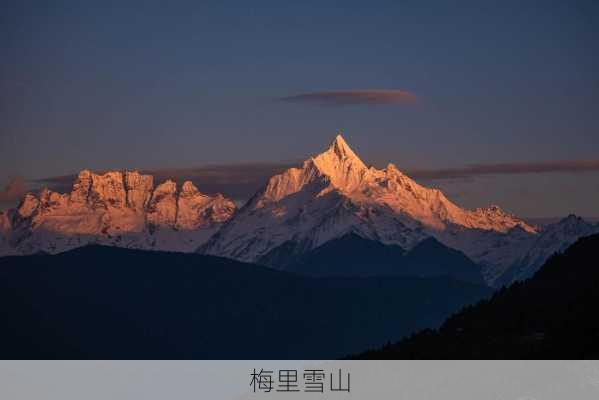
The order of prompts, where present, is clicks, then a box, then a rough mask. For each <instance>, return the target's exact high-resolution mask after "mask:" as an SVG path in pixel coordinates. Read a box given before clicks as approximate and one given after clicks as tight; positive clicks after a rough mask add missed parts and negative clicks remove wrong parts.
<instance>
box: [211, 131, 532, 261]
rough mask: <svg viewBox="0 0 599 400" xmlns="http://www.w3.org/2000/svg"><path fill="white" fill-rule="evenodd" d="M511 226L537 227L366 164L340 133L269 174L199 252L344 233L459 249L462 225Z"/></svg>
mask: <svg viewBox="0 0 599 400" xmlns="http://www.w3.org/2000/svg"><path fill="white" fill-rule="evenodd" d="M516 227H519V228H521V229H523V230H524V231H526V232H529V233H530V234H534V233H535V230H534V228H532V227H530V226H528V225H527V224H526V223H525V222H523V221H521V220H520V219H518V218H516V217H514V216H513V215H510V214H507V213H505V212H503V211H501V209H499V208H498V207H489V208H486V209H477V210H465V209H462V208H460V207H459V206H457V205H456V204H454V203H452V202H451V201H450V200H448V199H447V198H446V197H445V195H443V193H442V192H441V191H439V190H438V189H431V188H427V187H424V186H422V185H420V184H418V183H417V182H415V181H414V180H412V179H411V178H409V177H408V176H406V175H405V174H403V173H402V172H401V171H399V170H398V169H397V167H396V166H395V165H393V164H389V165H388V166H387V168H385V169H377V168H375V167H367V166H366V165H365V164H364V162H362V160H361V159H360V158H359V157H358V156H357V155H356V153H355V152H354V151H353V150H352V149H351V148H350V147H349V145H348V144H347V142H346V141H345V140H344V139H343V137H342V136H341V135H337V136H336V137H335V139H334V140H333V142H332V143H331V144H330V146H329V147H328V148H327V149H326V150H325V151H324V152H322V153H320V154H318V155H316V156H313V157H310V158H309V159H307V160H306V161H304V163H303V164H302V166H301V167H299V168H290V169H288V170H287V171H285V172H283V173H281V174H278V175H275V176H273V177H272V178H270V180H269V182H268V184H267V186H266V188H265V189H264V190H263V191H261V192H259V193H257V194H256V196H254V198H253V200H252V201H251V202H250V203H249V204H248V205H247V206H246V207H244V209H243V210H242V211H241V212H240V213H238V214H237V215H236V216H235V217H234V218H233V219H232V220H231V221H229V223H227V224H226V226H224V227H223V229H222V230H221V231H220V232H219V233H218V235H216V236H215V237H214V238H212V239H211V240H210V242H209V243H208V244H207V245H206V246H205V247H204V248H203V249H202V251H205V252H207V253H210V254H215V255H220V256H227V257H232V258H238V259H241V260H244V261H259V260H261V259H263V258H264V257H266V256H267V255H268V254H269V253H270V252H272V251H273V250H275V249H276V248H277V247H279V246H281V245H284V244H285V243H288V242H294V243H296V244H297V243H300V245H299V247H301V249H302V251H307V250H310V249H312V248H314V247H317V246H319V245H321V244H323V243H325V242H326V241H328V240H332V239H335V238H338V237H341V236H342V235H344V234H347V233H354V234H358V235H359V236H362V237H365V238H369V239H375V240H378V241H380V242H383V243H386V244H397V245H400V246H402V247H403V248H404V249H409V248H411V247H412V246H415V245H416V244H417V243H419V242H420V241H421V240H423V239H425V238H426V237H430V236H435V237H437V238H438V239H439V240H440V241H441V242H443V243H450V244H451V245H453V247H457V248H460V247H461V248H464V247H465V246H460V244H461V242H460V241H459V240H456V239H455V238H456V235H459V232H462V231H464V230H479V231H490V232H498V233H502V234H505V233H507V232H508V231H510V230H511V229H513V228H516ZM456 232H457V233H456Z"/></svg>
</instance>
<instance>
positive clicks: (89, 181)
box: [0, 170, 236, 256]
mask: <svg viewBox="0 0 599 400" xmlns="http://www.w3.org/2000/svg"><path fill="white" fill-rule="evenodd" d="M235 208H236V207H235V204H234V203H233V202H232V201H231V200H229V199H226V198H225V197H223V196H221V195H216V196H208V195H205V194H202V193H201V192H200V191H199V190H198V188H197V187H196V186H195V185H194V184H193V183H192V182H190V181H187V182H185V183H183V185H182V187H181V190H178V188H177V184H176V182H174V181H172V180H167V181H165V182H163V183H161V184H159V185H158V186H156V187H154V181H153V177H152V176H151V175H142V174H140V173H138V172H137V171H109V172H105V173H103V174H95V173H93V172H92V171H89V170H83V171H81V172H80V173H79V174H78V176H77V178H76V180H75V182H74V184H73V189H72V191H71V192H69V193H64V194H61V193H56V192H54V191H51V190H48V189H43V190H42V191H41V192H40V194H39V196H36V195H34V194H31V193H29V194H27V195H26V196H25V197H24V199H23V201H22V202H21V204H20V205H19V207H18V208H17V209H16V210H12V211H10V212H9V213H10V215H14V217H13V218H6V217H3V218H2V221H0V224H1V225H2V236H4V237H3V238H1V237H0V239H2V240H0V244H2V243H8V245H9V246H8V248H6V249H2V248H0V256H2V255H3V254H2V253H3V252H4V253H7V254H15V253H16V254H30V253H36V252H39V251H43V252H49V253H56V252H60V251H64V250H67V249H70V248H73V247H77V246H81V245H85V244H87V243H90V242H92V243H98V242H99V243H103V244H112V245H116V246H123V247H136V248H148V249H160V250H180V251H192V250H195V249H196V248H197V247H198V246H199V245H200V244H202V243H203V242H204V241H206V240H207V239H208V238H209V237H210V236H211V235H212V234H213V233H214V232H216V230H217V229H218V228H219V227H220V225H221V224H222V223H224V222H225V221H227V220H228V219H229V218H230V217H231V216H232V215H233V213H234V212H235Z"/></svg>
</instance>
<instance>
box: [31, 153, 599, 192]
mask: <svg viewBox="0 0 599 400" xmlns="http://www.w3.org/2000/svg"><path fill="white" fill-rule="evenodd" d="M298 165H300V163H299V162H296V163H292V162H289V163H245V164H223V165H209V166H204V167H197V168H178V169H149V170H142V171H140V172H142V173H145V174H151V175H153V176H154V184H155V185H157V184H159V183H161V182H164V181H165V180H166V179H172V180H174V181H176V182H177V183H178V184H179V185H180V184H182V183H183V182H184V181H186V180H190V181H192V182H193V183H194V184H195V185H196V186H197V187H198V189H199V190H200V191H201V192H203V193H207V194H215V193H222V194H224V195H225V196H227V197H230V198H232V199H235V200H246V199H248V198H250V197H251V196H252V195H254V193H256V191H257V190H258V189H260V188H261V187H262V186H264V185H265V184H266V183H267V182H268V179H269V178H270V177H271V176H273V175H275V174H278V173H281V172H283V171H285V170H286V169H287V168H290V167H293V166H298ZM585 171H599V160H596V161H550V162H542V163H503V164H472V165H468V166H466V167H462V168H444V169H412V170H409V169H408V170H405V171H404V172H405V173H406V174H407V175H408V176H410V177H412V178H414V179H416V180H426V181H434V180H448V179H459V180H460V181H464V180H471V179H474V178H476V177H477V176H483V175H499V174H530V173H557V172H566V173H581V172H585ZM75 179H76V175H64V176H58V177H50V178H43V179H39V180H37V181H35V182H37V183H38V184H41V185H43V186H48V187H49V188H50V189H52V190H55V191H58V192H68V191H70V190H71V187H72V185H73V182H74V181H75Z"/></svg>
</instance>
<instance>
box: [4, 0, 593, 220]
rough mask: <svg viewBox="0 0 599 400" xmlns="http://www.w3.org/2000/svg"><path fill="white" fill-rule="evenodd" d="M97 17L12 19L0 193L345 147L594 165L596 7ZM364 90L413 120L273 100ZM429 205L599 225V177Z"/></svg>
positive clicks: (21, 11) (473, 180) (106, 5)
mask: <svg viewBox="0 0 599 400" xmlns="http://www.w3.org/2000/svg"><path fill="white" fill-rule="evenodd" d="M83 3H85V4H83ZM90 3H91V2H76V1H73V2H65V1H54V2H27V1H19V2H14V3H13V4H12V5H11V4H4V3H3V11H2V13H1V14H0V24H1V26H2V27H3V29H2V31H3V32H2V35H1V36H0V43H1V45H2V46H1V48H2V61H0V89H1V91H0V93H1V94H0V96H1V97H0V118H1V121H2V122H1V125H0V182H6V181H7V180H8V179H9V178H10V177H12V176H15V175H20V176H23V177H25V178H26V179H34V178H43V177H48V176H55V175H62V174H69V173H73V172H76V171H77V170H79V169H82V168H92V169H109V168H151V169H160V168H173V167H195V166H201V165H204V164H213V163H219V164H223V163H224V164H227V163H237V162H279V161H284V162H287V161H290V160H299V159H304V158H306V156H307V155H309V154H313V153H315V152H317V151H318V150H320V149H321V148H323V147H324V146H326V144H327V143H328V142H329V141H330V140H331V139H332V138H333V136H334V134H335V133H336V131H337V130H343V131H344V134H345V137H346V139H347V140H348V142H349V143H350V145H351V146H352V147H353V148H354V149H355V150H356V151H357V152H358V154H360V155H361V156H362V157H363V158H364V159H365V161H367V162H370V163H374V164H377V165H384V164H385V163H386V162H388V161H391V162H394V163H396V164H397V165H398V167H399V168H400V169H401V168H403V169H435V168H459V167H463V166H465V165H469V164H489V163H490V164H496V163H519V164H526V163H531V164H535V163H539V162H549V163H550V162H553V161H561V160H570V161H575V162H578V161H582V160H597V159H599V4H598V3H597V2H594V1H570V2H565V1H560V2H554V1H539V2H522V1H518V2H511V3H509V2H496V1H493V2H488V3H487V2H481V1H476V2H460V6H459V7H456V6H455V5H454V4H450V3H453V2H423V1H403V2H402V1H389V2H375V1H369V2H365V1H359V2H353V1H349V0H345V1H338V2H328V1H322V0H321V1H314V2H310V1H301V2H284V1H272V2H258V1H252V2H247V1H244V2H227V1H214V2H211V1H190V2H173V1H169V2H167V1H164V2H150V1H139V2H125V1H119V2H97V4H96V5H90ZM364 89H377V90H382V89H385V90H392V89H394V90H403V91H408V92H410V93H411V94H413V95H414V96H415V97H416V98H417V99H418V100H417V102H415V103H414V102H406V103H400V104H371V103H367V104H349V105H348V104H339V103H338V102H335V101H325V102H324V104H323V103H321V102H310V101H303V102H302V101H299V102H289V101H281V100H279V99H280V98H283V97H288V96H297V95H302V94H305V93H313V92H317V93H318V92H329V91H354V90H364ZM489 180H490V181H491V183H489V182H490V181H489ZM200 183H201V182H200ZM431 185H437V186H441V187H442V188H443V189H445V190H447V191H449V192H450V193H453V194H454V196H455V197H456V200H457V201H458V202H459V203H460V204H465V205H467V206H477V205H484V204H486V203H489V202H497V203H499V204H500V205H502V206H504V207H506V208H507V209H508V210H511V211H514V212H517V213H521V214H522V213H524V214H527V215H533V214H534V215H537V216H540V215H555V214H565V213H568V212H577V213H579V214H583V215H597V214H599V209H597V207H596V205H597V204H599V173H598V172H597V171H594V172H593V171H590V172H589V171H586V172H576V173H575V172H568V173H564V172H563V171H562V172H555V173H551V172H548V173H543V174H539V173H530V174H519V175H518V176H517V177H515V176H513V175H509V174H502V175H500V176H497V177H494V176H490V175H485V176H484V177H482V178H479V177H476V176H474V177H472V176H471V177H468V179H466V180H464V179H462V180H461V181H459V182H456V181H455V180H454V181H451V182H450V181H447V180H443V181H436V182H435V183H431ZM490 186H492V189H490V188H489V187H490ZM568 188H569V189H568ZM200 189H201V188H200ZM570 189H572V190H570ZM523 191H524V192H526V191H529V192H530V191H532V194H529V195H517V193H523ZM564 192H567V195H564ZM559 196H562V197H561V198H558V197H559ZM564 196H565V197H564ZM498 197H499V198H498ZM541 198H542V199H544V200H543V201H541ZM501 202H503V203H501Z"/></svg>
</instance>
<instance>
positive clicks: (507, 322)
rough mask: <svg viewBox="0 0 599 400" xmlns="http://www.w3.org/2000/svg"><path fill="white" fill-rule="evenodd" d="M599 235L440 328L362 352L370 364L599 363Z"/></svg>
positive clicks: (593, 236)
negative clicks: (467, 361)
mask: <svg viewBox="0 0 599 400" xmlns="http://www.w3.org/2000/svg"><path fill="white" fill-rule="evenodd" d="M597 246H599V235H592V236H587V237H584V238H581V239H579V240H577V241H576V242H575V243H574V244H573V245H572V246H570V247H569V248H568V249H566V250H565V251H564V252H563V253H559V254H556V255H554V256H552V257H551V258H550V259H549V260H548V261H547V262H546V263H545V264H544V265H543V267H542V268H541V269H540V270H539V271H538V272H536V273H535V274H534V276H533V277H532V278H530V279H527V280H524V281H520V282H516V283H514V284H513V285H511V286H509V287H504V288H502V289H501V290H498V291H496V292H495V293H494V294H493V296H492V297H491V298H488V299H485V300H482V301H480V302H479V303H478V304H475V305H470V306H467V307H465V308H464V309H462V310H461V311H460V312H459V313H456V314H454V315H453V316H451V317H450V318H449V319H447V321H445V322H444V323H443V325H442V326H441V327H440V328H439V329H437V330H432V329H427V330H423V331H421V332H418V333H415V334H412V335H410V336H409V337H405V338H403V339H402V340H400V341H398V342H396V343H394V344H388V345H386V346H384V347H380V348H378V349H376V350H370V351H367V352H364V353H362V354H360V355H358V356H357V357H358V358H368V359H435V360H436V359H504V360H506V359H595V360H596V359H597V357H599V345H598V342H597V337H599V321H598V320H597V318H595V314H594V312H595V309H596V308H597V304H599V268H597Z"/></svg>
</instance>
